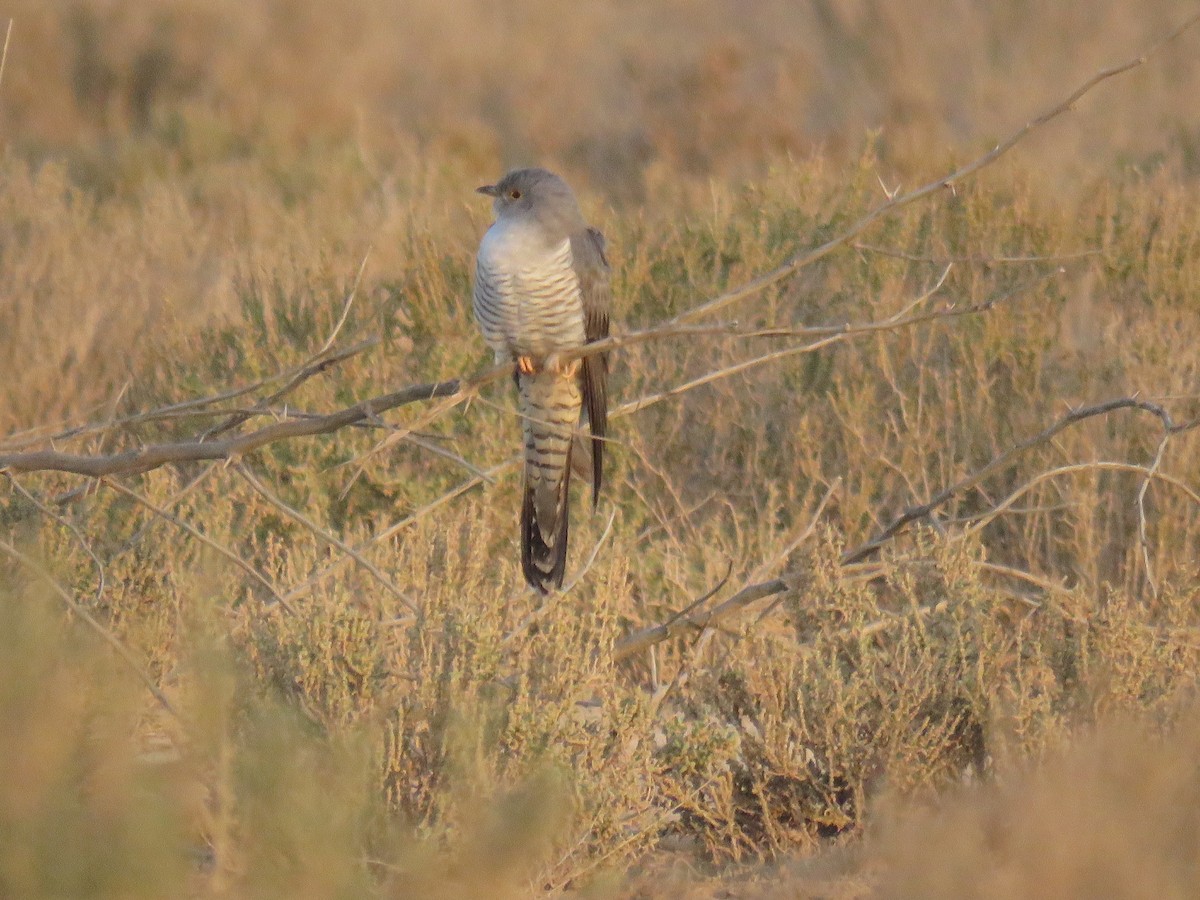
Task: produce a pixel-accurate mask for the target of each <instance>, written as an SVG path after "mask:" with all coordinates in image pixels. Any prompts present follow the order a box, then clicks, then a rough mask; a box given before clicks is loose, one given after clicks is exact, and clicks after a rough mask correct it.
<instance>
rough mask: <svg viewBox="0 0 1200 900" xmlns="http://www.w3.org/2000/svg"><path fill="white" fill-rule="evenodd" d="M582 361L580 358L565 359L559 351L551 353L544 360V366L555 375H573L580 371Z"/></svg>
mask: <svg viewBox="0 0 1200 900" xmlns="http://www.w3.org/2000/svg"><path fill="white" fill-rule="evenodd" d="M580 362H581V361H580V360H578V359H563V358H562V357H561V356H559V355H558V354H557V353H551V354H550V355H549V356H547V357H546V358H545V359H544V360H543V361H542V368H543V369H548V370H549V371H551V372H553V373H554V374H555V375H559V376H571V375H574V374H575V373H576V372H578V371H579V365H580Z"/></svg>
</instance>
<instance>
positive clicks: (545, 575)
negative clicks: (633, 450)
mask: <svg viewBox="0 0 1200 900" xmlns="http://www.w3.org/2000/svg"><path fill="white" fill-rule="evenodd" d="M479 193H481V194H487V195H488V196H489V197H493V198H495V201H494V207H495V210H496V221H495V222H493V223H492V226H491V227H490V228H489V229H488V230H487V233H486V234H484V236H483V240H482V241H481V242H480V244H479V254H478V257H477V259H476V266H475V304H474V305H475V318H476V320H478V322H479V327H480V328H481V329H482V331H483V336H484V339H485V340H486V341H487V343H488V346H490V347H491V348H492V349H493V350H494V351H495V353H496V362H497V364H498V365H499V364H503V363H509V362H511V363H513V377H514V379H515V380H516V383H517V393H518V395H519V400H518V408H519V411H520V415H521V423H522V428H523V431H524V435H525V478H524V487H523V491H522V493H523V499H522V502H521V568H522V570H523V571H524V573H525V579H526V580H527V581H528V582H529V583H530V584H531V585H532V586H533V587H535V588H536V589H537V590H538V591H540V592H542V593H546V592H547V591H548V590H549V588H550V587H551V586H553V587H562V581H563V573H564V572H565V571H566V566H567V531H568V511H569V502H568V500H569V492H568V488H569V485H570V480H571V469H572V464H573V463H574V465H575V466H577V467H579V468H580V469H581V470H583V471H588V470H589V469H590V472H591V481H592V505H593V506H595V504H596V503H597V502H598V501H599V498H600V483H601V480H602V478H603V458H604V433H605V429H606V427H607V419H608V397H607V386H606V382H607V377H608V358H607V356H608V355H607V353H599V354H595V355H592V356H587V357H584V358H583V359H574V360H569V361H565V360H563V359H562V358H561V357H560V356H559V354H561V353H562V352H563V351H568V350H575V349H578V348H579V347H582V346H583V345H584V344H586V343H590V342H592V341H597V340H600V339H601V338H604V337H607V336H608V313H609V308H610V306H611V291H610V287H609V266H608V260H607V259H606V258H605V256H604V235H602V234H601V233H600V232H599V231H597V230H596V229H595V228H592V227H591V226H589V225H588V224H587V222H585V221H584V218H583V214H582V213H581V212H580V211H579V204H578V203H577V202H576V200H575V195H574V194H573V193H571V189H570V188H569V187H567V183H566V182H565V181H563V180H562V179H561V178H559V177H558V176H557V175H555V174H553V173H552V172H547V171H546V170H545V169H517V170H515V171H512V172H509V173H508V174H507V175H505V176H504V178H502V179H501V180H500V181H499V182H498V183H497V184H488V185H484V186H483V187H481V188H479ZM583 409H586V410H587V418H588V423H589V426H590V430H591V434H592V439H591V442H590V443H591V446H590V448H589V447H588V446H587V444H584V443H582V442H579V443H578V446H576V441H575V439H574V438H575V430H576V427H577V426H578V424H579V421H580V412H581V410H583ZM589 449H590V453H589V452H588V451H589ZM573 453H574V454H575V456H574V457H573V456H572V454H573ZM580 456H590V457H591V459H590V460H586V459H580ZM588 462H590V466H588V465H587V463H588Z"/></svg>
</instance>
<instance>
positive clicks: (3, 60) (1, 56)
mask: <svg viewBox="0 0 1200 900" xmlns="http://www.w3.org/2000/svg"><path fill="white" fill-rule="evenodd" d="M12 27H13V20H12V18H11V17H10V18H9V20H8V28H7V29H5V31H4V52H3V53H0V84H4V67H5V65H6V64H7V63H8V42H9V40H10V39H11V38H12Z"/></svg>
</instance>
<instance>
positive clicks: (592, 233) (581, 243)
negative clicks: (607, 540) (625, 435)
mask: <svg viewBox="0 0 1200 900" xmlns="http://www.w3.org/2000/svg"><path fill="white" fill-rule="evenodd" d="M571 257H572V259H573V261H574V266H575V276H576V277H577V278H578V279H579V291H580V293H581V294H582V299H583V323H584V334H585V336H586V338H587V341H588V343H591V342H592V341H599V340H602V339H604V338H606V337H608V316H609V310H610V309H611V308H612V285H611V277H610V270H609V265H608V259H607V258H606V257H605V255H604V235H603V234H601V233H600V232H599V230H597V229H595V228H585V229H584V230H583V231H579V232H576V233H575V234H573V235H571ZM580 371H581V381H582V386H583V403H584V406H586V407H587V412H588V423H589V425H590V427H591V431H592V505H593V506H594V505H595V504H596V503H597V502H598V501H599V499H600V484H601V481H602V480H603V468H604V466H603V459H604V435H605V433H606V431H607V430H608V353H607V352H604V353H597V354H595V355H594V356H586V357H584V359H583V365H582V366H581V368H580Z"/></svg>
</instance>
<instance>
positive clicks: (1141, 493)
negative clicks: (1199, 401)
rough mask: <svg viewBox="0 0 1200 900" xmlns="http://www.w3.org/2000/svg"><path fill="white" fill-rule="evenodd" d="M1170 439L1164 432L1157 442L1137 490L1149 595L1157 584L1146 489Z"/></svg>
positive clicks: (1139, 528) (1159, 464)
mask: <svg viewBox="0 0 1200 900" xmlns="http://www.w3.org/2000/svg"><path fill="white" fill-rule="evenodd" d="M1170 439H1171V435H1170V434H1164V435H1163V436H1162V440H1161V441H1159V442H1158V450H1157V452H1155V454H1154V462H1152V463H1151V464H1150V468H1149V469H1147V470H1146V476H1145V477H1144V478H1143V479H1142V484H1141V487H1139V488H1138V492H1137V510H1138V543H1139V544H1140V545H1141V549H1142V564H1143V565H1144V566H1145V567H1146V584H1147V585H1149V587H1150V596H1151V597H1157V596H1158V585H1157V584H1156V583H1155V581H1154V567H1153V566H1151V565H1150V539H1149V537H1147V535H1146V491H1147V490H1149V488H1150V482H1151V481H1152V480H1153V478H1154V477H1155V476H1156V475H1157V474H1158V469H1159V467H1160V466H1161V465H1162V461H1163V455H1164V454H1165V453H1166V452H1167V442H1168V441H1169V440H1170Z"/></svg>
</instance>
